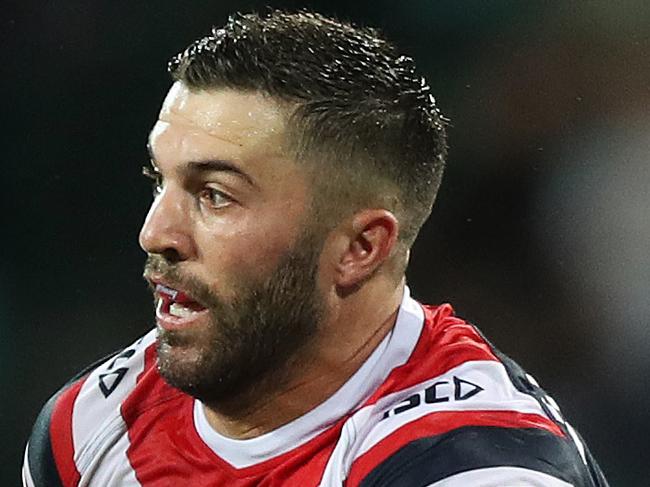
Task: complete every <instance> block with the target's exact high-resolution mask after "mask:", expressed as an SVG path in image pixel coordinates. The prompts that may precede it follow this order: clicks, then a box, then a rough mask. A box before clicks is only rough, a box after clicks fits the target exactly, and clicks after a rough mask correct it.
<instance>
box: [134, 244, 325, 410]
mask: <svg viewBox="0 0 650 487" xmlns="http://www.w3.org/2000/svg"><path fill="white" fill-rule="evenodd" d="M319 254H320V247H319V246H317V245H315V242H314V241H313V239H310V238H309V237H303V238H300V239H299V241H298V242H297V243H296V244H295V245H294V246H293V248H291V249H290V250H289V251H287V253H286V254H285V255H284V256H283V257H282V258H281V259H280V261H279V263H278V265H277V266H276V268H275V269H274V270H273V272H271V273H270V275H269V276H267V277H265V278H263V279H260V278H253V277H248V278H243V277H238V279H237V282H235V283H233V285H232V288H231V289H232V290H233V291H234V293H231V295H233V296H235V297H234V298H232V299H230V300H225V299H223V298H221V297H219V296H217V295H216V294H215V293H214V292H213V291H212V290H211V289H210V288H209V287H208V286H207V285H206V284H204V283H203V282H201V281H200V280H198V279H197V278H195V277H193V276H189V275H184V274H183V273H181V272H180V271H179V269H178V268H177V266H176V265H175V264H170V263H168V262H167V261H166V260H165V259H164V258H163V257H162V256H159V255H150V256H149V257H148V259H147V263H146V265H145V271H154V270H155V272H156V273H158V274H160V275H161V276H162V277H163V278H164V279H165V280H166V281H167V282H168V283H169V284H170V285H171V286H174V285H175V284H176V285H178V287H179V288H181V289H183V290H185V291H187V292H189V293H190V295H192V296H193V297H194V298H195V299H197V300H199V302H201V303H202V304H203V305H204V306H206V307H207V308H208V310H209V321H208V324H207V326H202V327H201V328H200V329H194V330H164V329H162V328H160V327H159V328H158V340H157V352H158V369H159V372H160V374H161V376H162V377H163V378H164V379H165V380H166V381H167V382H168V383H169V384H170V385H172V386H173V387H176V388H178V389H180V390H181V391H183V392H185V393H187V394H190V395H192V396H194V397H195V398H197V399H199V400H201V401H202V402H204V403H207V404H214V405H218V404H222V405H228V404H233V405H235V406H236V407H241V406H242V404H241V401H242V399H243V398H245V397H247V395H250V394H251V393H253V392H255V393H256V394H258V393H259V392H261V389H264V388H265V387H266V388H268V387H279V386H281V384H282V383H283V380H284V379H286V372H287V370H288V369H289V368H291V367H290V365H291V363H292V361H295V359H297V357H298V356H299V355H300V352H301V351H304V350H305V349H306V348H307V347H308V345H309V344H310V343H311V342H312V341H313V340H314V338H315V336H316V333H317V331H318V329H319V324H320V323H321V321H322V320H323V315H324V303H323V298H322V296H321V295H320V293H319V291H318V289H317V280H316V277H317V271H318V256H319ZM293 365H295V364H293Z"/></svg>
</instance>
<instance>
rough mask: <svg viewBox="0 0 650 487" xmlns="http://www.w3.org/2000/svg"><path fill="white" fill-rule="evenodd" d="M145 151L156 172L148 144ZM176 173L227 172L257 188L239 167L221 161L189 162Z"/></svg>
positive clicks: (154, 158) (154, 161)
mask: <svg viewBox="0 0 650 487" xmlns="http://www.w3.org/2000/svg"><path fill="white" fill-rule="evenodd" d="M147 151H148V152H149V157H150V158H151V164H152V165H153V166H154V169H155V170H156V171H158V164H156V157H155V156H154V153H153V150H152V148H151V145H150V144H147ZM177 172H178V173H179V174H181V175H185V174H191V173H202V172H229V173H233V174H236V175H238V176H240V177H241V178H242V179H244V180H245V181H246V182H247V183H248V184H250V185H251V186H253V187H257V185H256V184H255V181H253V178H251V177H250V176H249V175H248V174H247V173H245V172H244V171H242V170H241V169H240V168H239V167H237V166H236V165H235V164H233V163H232V162H230V161H225V160H222V159H205V160H200V161H189V162H187V163H185V164H184V165H182V166H181V167H178V168H177Z"/></svg>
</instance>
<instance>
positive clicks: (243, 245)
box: [196, 217, 297, 287]
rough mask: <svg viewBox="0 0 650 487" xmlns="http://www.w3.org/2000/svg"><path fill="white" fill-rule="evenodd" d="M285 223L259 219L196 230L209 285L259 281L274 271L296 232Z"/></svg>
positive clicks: (289, 247)
mask: <svg viewBox="0 0 650 487" xmlns="http://www.w3.org/2000/svg"><path fill="white" fill-rule="evenodd" d="M286 220H287V219H286V218H285V219H284V221H275V222H274V221H273V220H272V219H271V218H268V217H267V218H264V217H259V218H257V219H255V220H253V219H249V220H244V221H240V222H239V223H238V224H236V225H235V224H225V223H224V224H222V225H220V226H219V229H218V230H216V229H215V228H214V227H213V228H211V229H207V228H203V229H199V231H197V234H196V243H197V246H198V247H199V249H200V254H201V264H202V267H203V270H204V271H205V272H206V274H207V275H206V278H207V281H208V282H215V285H216V286H217V287H222V286H221V285H219V284H218V283H222V282H225V283H232V282H236V281H241V280H242V279H244V280H245V279H247V278H249V277H252V278H257V279H259V277H260V276H264V275H268V274H269V273H270V272H272V271H273V269H274V268H275V266H276V264H277V262H278V261H279V259H280V258H281V257H282V256H283V255H285V254H286V252H287V251H288V250H290V249H291V247H292V243H293V241H294V240H295V235H296V234H297V231H296V230H295V228H293V227H291V226H290V225H287V221H286Z"/></svg>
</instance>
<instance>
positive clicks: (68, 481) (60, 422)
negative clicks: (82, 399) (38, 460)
mask: <svg viewBox="0 0 650 487" xmlns="http://www.w3.org/2000/svg"><path fill="white" fill-rule="evenodd" d="M85 381H86V377H84V378H83V379H80V380H79V381H77V382H76V383H75V384H73V385H72V387H70V388H69V389H67V390H65V391H64V392H63V393H62V394H61V395H60V396H59V397H58V398H57V400H56V403H55V404H54V408H53V410H52V417H51V418H50V441H51V443H52V454H53V455H54V461H55V463H56V468H57V470H58V471H59V476H60V477H61V481H62V483H63V485H64V486H65V487H75V486H76V485H78V484H79V479H80V478H81V476H80V475H79V471H78V470H77V466H76V465H75V463H74V444H73V441H72V410H73V408H74V403H75V401H76V400H77V396H78V395H79V391H80V390H81V387H82V386H83V384H84V382H85Z"/></svg>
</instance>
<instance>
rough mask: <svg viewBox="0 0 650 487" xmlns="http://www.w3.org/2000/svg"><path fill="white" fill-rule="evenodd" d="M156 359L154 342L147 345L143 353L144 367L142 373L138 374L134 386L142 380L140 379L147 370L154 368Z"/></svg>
mask: <svg viewBox="0 0 650 487" xmlns="http://www.w3.org/2000/svg"><path fill="white" fill-rule="evenodd" d="M157 357H158V354H157V353H156V342H154V343H152V344H151V345H149V346H148V347H147V348H146V349H145V351H144V367H143V369H142V372H140V373H139V374H138V378H137V379H136V384H137V383H138V382H140V380H142V377H144V375H145V374H146V373H147V371H148V370H151V369H153V368H155V367H156V360H157Z"/></svg>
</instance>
